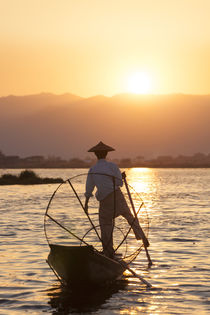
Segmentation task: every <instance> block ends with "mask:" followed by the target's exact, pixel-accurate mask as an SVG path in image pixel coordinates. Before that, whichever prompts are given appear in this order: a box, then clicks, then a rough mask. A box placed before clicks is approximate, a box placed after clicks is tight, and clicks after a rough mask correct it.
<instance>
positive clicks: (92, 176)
mask: <svg viewBox="0 0 210 315" xmlns="http://www.w3.org/2000/svg"><path fill="white" fill-rule="evenodd" d="M96 173H97V174H96ZM103 174H105V175H103ZM107 175H110V176H107ZM113 177H114V178H115V189H117V188H118V187H119V186H122V185H123V181H122V175H121V172H120V170H119V168H118V166H117V165H116V164H114V163H112V162H108V161H106V160H105V159H100V160H98V161H97V163H96V164H95V165H94V166H92V167H91V168H90V170H89V172H88V176H87V181H86V192H85V196H86V197H87V198H89V197H91V196H93V194H92V193H93V190H94V188H95V187H96V188H97V191H96V198H97V200H99V201H100V200H103V199H104V198H105V197H106V196H108V195H109V194H110V193H112V192H113V191H114V184H113Z"/></svg>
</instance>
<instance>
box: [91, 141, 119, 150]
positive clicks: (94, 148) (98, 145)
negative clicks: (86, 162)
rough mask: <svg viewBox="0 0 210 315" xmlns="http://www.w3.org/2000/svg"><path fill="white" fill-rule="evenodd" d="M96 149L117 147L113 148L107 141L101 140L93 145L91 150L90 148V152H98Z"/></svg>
mask: <svg viewBox="0 0 210 315" xmlns="http://www.w3.org/2000/svg"><path fill="white" fill-rule="evenodd" d="M96 151H107V152H108V151H115V149H113V148H112V147H110V146H108V145H106V144H105V143H103V142H102V141H100V142H99V143H98V144H97V145H95V146H94V147H92V148H91V149H90V150H88V152H96Z"/></svg>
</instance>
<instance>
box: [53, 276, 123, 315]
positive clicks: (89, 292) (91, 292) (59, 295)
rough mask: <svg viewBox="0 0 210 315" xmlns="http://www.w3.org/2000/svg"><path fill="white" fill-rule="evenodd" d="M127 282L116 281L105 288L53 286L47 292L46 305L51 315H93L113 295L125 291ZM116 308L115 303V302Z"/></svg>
mask: <svg viewBox="0 0 210 315" xmlns="http://www.w3.org/2000/svg"><path fill="white" fill-rule="evenodd" d="M127 285H128V281H127V280H117V281H114V282H113V283H111V284H110V285H106V286H91V287H88V289H87V287H86V286H84V285H81V286H78V287H74V289H73V290H71V288H69V287H67V286H63V285H62V286H60V285H59V286H56V285H53V287H52V288H51V289H49V290H48V293H47V294H48V297H49V301H48V304H49V305H51V307H52V313H53V314H72V313H74V314H84V313H85V314H93V313H94V314H95V312H97V311H99V309H100V308H101V305H103V304H104V303H105V302H106V301H107V300H108V299H109V298H110V297H112V295H113V294H115V293H119V291H120V292H122V291H124V290H126V288H127ZM115 307H116V302H115Z"/></svg>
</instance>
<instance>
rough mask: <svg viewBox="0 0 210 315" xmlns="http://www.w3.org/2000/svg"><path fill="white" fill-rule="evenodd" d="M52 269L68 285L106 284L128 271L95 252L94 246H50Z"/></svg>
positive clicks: (49, 258) (118, 263)
mask: <svg viewBox="0 0 210 315" xmlns="http://www.w3.org/2000/svg"><path fill="white" fill-rule="evenodd" d="M48 263H49V265H50V267H51V268H52V269H53V270H54V271H55V272H56V274H57V275H58V277H59V278H60V279H62V281H65V283H66V284H70V285H72V286H75V285H77V284H80V285H81V284H85V285H87V284H90V285H91V284H93V285H95V284H96V285H98V284H101V283H103V284H105V283H107V282H111V281H113V280H116V279H117V278H118V277H119V276H121V275H122V274H123V272H124V270H125V269H126V268H125V267H123V265H122V264H121V263H120V261H119V262H118V261H116V260H113V259H110V258H108V257H106V256H104V255H101V254H100V253H99V252H97V251H95V250H94V248H93V247H92V246H62V245H53V244H50V254H49V256H48Z"/></svg>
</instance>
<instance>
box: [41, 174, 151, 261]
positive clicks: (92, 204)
mask: <svg viewBox="0 0 210 315" xmlns="http://www.w3.org/2000/svg"><path fill="white" fill-rule="evenodd" d="M100 175H101V176H107V175H104V174H100ZM86 178H87V174H81V175H77V176H75V177H72V178H70V179H68V180H66V181H65V182H64V183H62V184H60V185H59V186H58V187H57V189H56V190H55V191H54V193H53V195H52V197H51V199H50V201H49V203H48V206H47V209H46V213H45V218H44V229H45V235H46V239H47V241H48V243H49V244H57V245H68V246H85V245H86V246H87V245H91V246H93V247H94V249H95V250H96V251H99V252H102V251H103V247H102V242H101V229H100V224H99V202H98V200H97V199H96V198H95V196H94V197H91V198H90V200H89V209H88V215H87V214H86V213H85V211H84V204H85V195H84V192H85V184H86ZM120 189H121V191H122V193H123V195H124V197H125V199H126V202H127V204H128V206H129V208H130V211H131V213H132V215H133V217H134V218H135V213H136V215H137V217H138V220H139V223H140V226H141V228H142V230H143V231H144V234H145V235H146V237H148V232H149V219H148V215H147V211H146V207H145V205H144V202H143V201H142V199H141V198H140V196H139V194H138V193H136V192H135V190H134V189H133V188H132V187H131V186H130V185H128V187H127V188H126V186H125V185H123V187H121V188H120ZM115 202H116V201H113V203H115ZM115 207H116V205H115V204H113V209H114V208H115ZM134 211H135V213H134ZM112 237H113V245H114V246H113V247H114V250H115V254H116V256H119V257H120V259H123V260H124V261H126V262H127V263H130V262H131V261H133V260H134V259H135V258H136V256H137V255H138V254H139V252H140V251H141V248H142V245H143V244H142V240H136V237H135V235H134V232H133V229H132V224H128V222H127V220H126V219H125V218H124V217H123V216H121V215H120V216H118V217H115V218H114V219H113V228H112Z"/></svg>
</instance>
